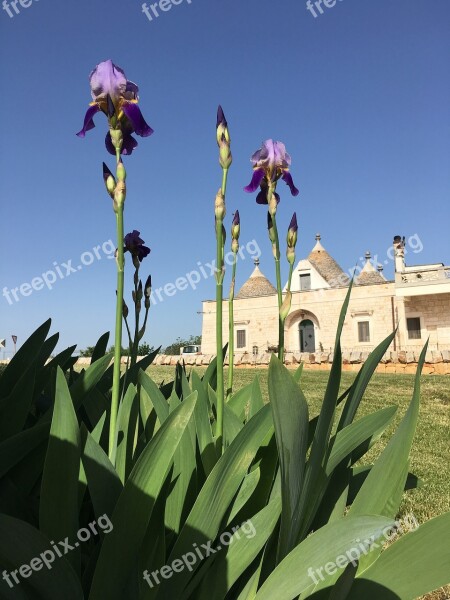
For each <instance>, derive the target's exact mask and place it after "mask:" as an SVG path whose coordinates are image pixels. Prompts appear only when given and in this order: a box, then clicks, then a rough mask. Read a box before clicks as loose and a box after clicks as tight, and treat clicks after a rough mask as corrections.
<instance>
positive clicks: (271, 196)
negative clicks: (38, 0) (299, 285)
mask: <svg viewBox="0 0 450 600" xmlns="http://www.w3.org/2000/svg"><path fill="white" fill-rule="evenodd" d="M275 189H276V183H275V182H271V183H270V184H269V186H268V188H267V204H268V205H269V215H270V217H271V222H272V227H271V231H270V230H269V236H271V237H272V238H273V241H272V240H271V241H272V252H273V258H274V260H275V277H276V282H277V299H278V358H279V359H280V361H282V362H283V359H284V321H283V319H282V316H281V311H282V306H283V288H282V284H281V264H280V239H279V236H278V227H277V218H276V213H277V199H276V195H275V194H276V192H275Z"/></svg>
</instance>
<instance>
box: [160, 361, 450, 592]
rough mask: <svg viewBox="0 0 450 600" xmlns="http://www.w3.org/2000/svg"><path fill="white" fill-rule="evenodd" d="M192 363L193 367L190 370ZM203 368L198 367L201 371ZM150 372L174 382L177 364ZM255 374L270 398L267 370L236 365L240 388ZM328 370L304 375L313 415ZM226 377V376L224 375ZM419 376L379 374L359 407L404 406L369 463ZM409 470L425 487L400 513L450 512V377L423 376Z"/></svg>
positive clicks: (410, 495) (346, 377) (345, 383)
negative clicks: (240, 367) (237, 366)
mask: <svg viewBox="0 0 450 600" xmlns="http://www.w3.org/2000/svg"><path fill="white" fill-rule="evenodd" d="M190 368H191V367H188V371H189V369H190ZM204 370H205V369H204V368H200V367H199V368H197V371H198V372H199V373H200V374H202V373H203V372H204ZM148 373H149V374H150V376H151V377H152V378H153V379H154V380H155V381H156V382H157V383H160V382H161V381H163V380H164V381H166V382H168V381H171V380H172V379H173V373H174V367H150V369H149V370H148ZM255 375H258V376H259V378H260V382H261V390H262V393H263V396H264V399H265V401H266V402H268V400H269V398H268V393H267V375H268V371H267V370H266V369H236V370H235V389H239V388H241V387H242V386H244V385H246V384H247V383H250V382H251V381H252V380H253V378H254V377H255ZM328 375H329V373H328V372H324V371H307V370H305V371H304V373H303V376H302V389H303V392H304V393H305V396H306V398H307V400H308V403H309V407H310V415H311V416H314V415H316V414H317V413H318V412H319V410H320V406H321V402H322V400H323V395H324V391H325V387H326V384H327V381H328ZM354 378H355V374H354V373H343V376H342V391H345V390H346V389H347V388H348V387H349V386H350V385H351V384H352V382H353V380H354ZM225 381H226V377H225ZM413 386H414V375H374V376H373V378H372V380H371V383H370V384H369V386H368V388H367V391H366V394H365V396H364V399H363V401H362V403H361V406H360V408H359V411H358V414H357V418H358V417H362V416H364V415H366V414H368V413H371V412H374V411H376V410H379V409H381V408H384V407H386V406H391V405H393V404H395V405H398V406H399V410H398V412H397V414H396V417H395V419H394V422H393V423H392V425H391V427H390V428H389V429H388V430H387V432H386V434H385V435H384V436H383V438H382V439H381V441H380V442H378V444H376V445H375V446H374V447H373V448H372V449H371V450H370V452H369V453H368V454H367V455H366V456H365V458H364V463H365V464H370V463H371V462H373V461H374V460H375V458H376V456H377V455H378V454H379V453H380V450H381V449H382V448H383V447H384V445H385V444H386V440H388V439H389V437H390V435H391V434H392V432H393V431H394V429H395V428H396V427H397V425H398V423H399V421H400V419H401V418H402V416H403V415H404V414H405V411H406V409H407V406H408V404H409V402H410V400H411V395H412V391H413ZM410 470H411V471H412V472H413V473H414V474H415V475H417V476H418V477H419V478H420V479H421V480H422V482H423V485H422V487H421V488H420V489H417V490H412V491H409V492H407V493H405V494H404V498H403V502H402V505H401V507H400V515H399V516H403V515H405V514H407V513H413V514H414V515H415V516H416V518H417V520H418V521H419V523H423V522H424V521H427V520H428V519H431V518H432V517H435V516H437V515H440V514H442V513H444V512H448V511H450V377H448V376H432V375H424V376H423V377H422V389H421V409H420V416H419V422H418V426H417V430H416V436H415V438H414V443H413V448H412V452H411V467H410ZM447 598H450V587H448V588H447V589H446V590H442V591H439V592H435V593H434V594H430V595H429V596H427V599H430V600H431V599H433V600H446V599H447Z"/></svg>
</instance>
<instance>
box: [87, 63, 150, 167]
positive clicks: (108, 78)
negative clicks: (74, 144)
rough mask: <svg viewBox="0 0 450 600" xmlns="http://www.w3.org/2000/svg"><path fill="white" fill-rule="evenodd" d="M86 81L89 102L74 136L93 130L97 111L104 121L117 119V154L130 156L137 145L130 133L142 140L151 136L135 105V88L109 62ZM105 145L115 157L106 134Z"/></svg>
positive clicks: (97, 67) (101, 65)
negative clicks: (120, 136)
mask: <svg viewBox="0 0 450 600" xmlns="http://www.w3.org/2000/svg"><path fill="white" fill-rule="evenodd" d="M89 82H90V86H91V94H92V99H93V102H91V104H90V106H89V108H88V110H87V112H86V115H85V117H84V123H83V128H82V129H81V131H79V132H78V133H77V135H78V136H79V137H82V138H84V136H85V135H86V132H87V131H90V130H91V129H93V128H94V127H95V124H94V116H95V115H96V114H97V113H98V112H100V111H101V112H103V113H104V114H105V115H106V116H107V117H108V121H110V120H111V119H112V118H113V117H114V116H117V121H118V126H119V127H120V129H121V130H122V134H123V145H122V149H121V153H122V154H131V153H132V152H133V150H134V149H135V148H136V146H137V145H138V143H137V141H136V140H135V139H134V137H133V136H132V134H133V133H136V134H137V135H140V136H142V137H147V136H149V135H151V134H152V133H153V129H152V128H151V127H150V126H149V125H148V124H147V123H146V121H145V119H144V117H143V116H142V113H141V110H140V108H139V106H138V105H137V102H138V100H139V96H138V92H139V88H138V86H137V85H136V84H135V83H133V82H132V81H128V80H127V78H126V77H125V73H124V71H123V70H122V69H121V68H120V67H118V66H117V65H115V64H114V63H113V62H112V61H111V60H106V61H104V62H102V63H100V64H99V65H97V66H96V67H95V69H94V70H93V71H92V73H91V74H90V76H89ZM113 109H114V110H113ZM105 144H106V148H107V150H108V152H110V153H111V154H113V155H115V154H116V151H115V149H114V146H113V143H112V140H111V135H110V133H109V132H108V133H107V134H106V139H105Z"/></svg>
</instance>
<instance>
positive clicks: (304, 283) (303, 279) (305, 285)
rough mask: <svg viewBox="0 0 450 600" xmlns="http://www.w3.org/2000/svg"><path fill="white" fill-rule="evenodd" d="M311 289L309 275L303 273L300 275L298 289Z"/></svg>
mask: <svg viewBox="0 0 450 600" xmlns="http://www.w3.org/2000/svg"><path fill="white" fill-rule="evenodd" d="M310 289H311V275H310V274H309V273H304V274H303V275H300V290H302V291H308V290H310Z"/></svg>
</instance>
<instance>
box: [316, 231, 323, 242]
mask: <svg viewBox="0 0 450 600" xmlns="http://www.w3.org/2000/svg"><path fill="white" fill-rule="evenodd" d="M321 239H322V237H321V235H320V233H316V241H317V242H320V240H321Z"/></svg>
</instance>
